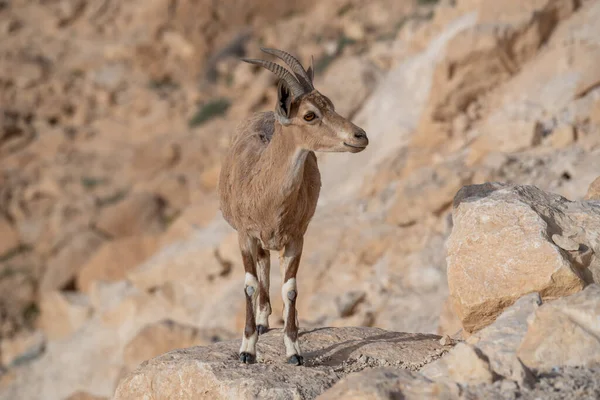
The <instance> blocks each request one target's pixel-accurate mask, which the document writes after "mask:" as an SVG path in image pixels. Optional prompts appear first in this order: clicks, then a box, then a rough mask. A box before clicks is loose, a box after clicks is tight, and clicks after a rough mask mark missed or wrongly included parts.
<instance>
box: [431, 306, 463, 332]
mask: <svg viewBox="0 0 600 400" xmlns="http://www.w3.org/2000/svg"><path fill="white" fill-rule="evenodd" d="M461 332H462V323H461V321H460V318H458V316H457V315H456V313H455V312H454V306H453V303H452V299H451V298H450V297H448V298H446V300H444V305H443V306H442V312H441V313H440V319H439V324H438V330H437V333H438V334H439V335H449V336H450V337H453V336H455V335H460V333H461Z"/></svg>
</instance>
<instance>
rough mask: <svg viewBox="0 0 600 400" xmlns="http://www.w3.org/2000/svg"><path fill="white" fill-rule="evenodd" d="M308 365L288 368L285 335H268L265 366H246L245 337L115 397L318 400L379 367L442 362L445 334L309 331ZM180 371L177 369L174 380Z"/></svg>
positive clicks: (148, 366) (147, 369)
mask: <svg viewBox="0 0 600 400" xmlns="http://www.w3.org/2000/svg"><path fill="white" fill-rule="evenodd" d="M300 337H301V340H302V348H303V352H304V355H305V363H306V365H305V367H302V368H297V367H294V366H291V365H289V364H287V363H285V355H284V354H283V338H282V332H281V330H279V329H277V330H272V331H270V332H269V333H267V334H265V335H264V336H261V337H260V340H259V342H258V363H257V364H254V365H249V366H245V367H244V368H241V367H240V364H239V360H238V356H237V352H238V350H239V340H236V341H229V342H222V343H217V344H213V345H211V346H207V347H193V348H189V349H182V350H175V351H171V352H169V353H167V354H164V355H162V356H160V357H157V358H154V359H152V360H150V361H148V362H146V363H144V364H143V365H141V366H140V367H139V368H138V369H137V370H135V371H134V372H133V373H131V374H130V375H128V376H127V377H126V378H125V379H123V380H122V381H121V382H120V383H119V386H118V387H117V390H116V392H115V400H119V399H130V398H139V397H140V396H151V397H156V398H176V397H180V396H181V394H182V393H184V394H185V397H188V398H201V397H205V398H211V399H225V398H232V397H233V398H236V399H249V398H256V397H260V398H263V399H276V398H277V399H279V398H288V397H289V398H314V397H316V396H318V395H319V394H321V393H322V392H324V391H325V390H326V389H327V388H329V387H330V386H331V385H332V384H333V383H334V382H336V381H338V380H339V379H340V378H341V377H343V376H344V375H346V374H348V373H350V372H355V371H360V370H362V369H364V368H366V367H372V366H395V367H397V368H399V369H402V368H404V369H409V370H418V369H419V368H421V367H422V366H423V365H425V364H426V363H428V362H430V361H431V360H433V359H435V358H437V357H439V356H440V355H441V354H442V352H443V350H442V347H441V346H440V345H439V344H438V343H437V342H438V340H439V337H436V336H433V335H422V334H405V333H395V332H387V331H384V330H381V329H376V328H321V329H315V330H308V331H301V333H300ZM173 371H177V373H176V374H175V375H174V374H173Z"/></svg>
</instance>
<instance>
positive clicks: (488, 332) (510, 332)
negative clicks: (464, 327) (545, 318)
mask: <svg viewBox="0 0 600 400" xmlns="http://www.w3.org/2000/svg"><path fill="white" fill-rule="evenodd" d="M540 304H541V299H540V296H539V295H538V294H537V293H531V294H529V295H526V296H524V297H522V298H520V299H519V300H517V301H516V302H515V303H514V304H513V305H512V306H510V307H509V308H507V309H506V310H505V311H504V312H503V313H502V314H501V315H500V316H499V317H498V318H497V319H496V321H495V322H494V323H493V324H491V325H489V326H487V327H485V328H483V329H482V330H480V331H478V332H476V333H474V334H473V335H471V336H469V337H468V338H467V339H466V342H465V343H459V344H458V345H457V346H456V347H455V348H453V349H452V350H450V352H449V354H448V356H446V357H444V358H442V359H440V360H437V361H435V362H433V363H431V364H429V365H427V366H426V367H425V368H424V369H423V371H422V372H423V373H424V374H425V375H426V376H427V377H429V378H431V379H435V380H438V381H442V382H446V383H448V382H459V383H461V382H462V383H466V382H467V381H468V380H469V379H471V378H469V377H470V376H471V375H472V376H473V379H474V380H475V381H473V382H471V383H481V382H489V376H490V374H491V376H492V380H495V379H499V378H505V379H508V380H511V381H514V382H517V383H518V384H519V386H520V387H522V388H523V387H531V386H532V385H533V384H534V383H535V377H534V376H533V374H532V373H531V371H530V370H529V369H528V368H527V367H526V366H525V365H523V363H522V362H521V360H520V359H519V358H518V357H517V354H516V353H517V349H518V348H519V345H520V344H521V341H522V340H523V337H524V336H525V333H526V332H527V327H528V325H527V322H528V320H529V318H530V317H531V316H532V315H533V313H534V312H535V310H536V309H537V307H539V305H540ZM465 346H466V347H465ZM468 360H470V361H468ZM469 366H472V367H474V368H477V370H476V371H475V372H473V374H471V372H469V370H468V368H469ZM488 370H489V371H488ZM488 372H489V373H488Z"/></svg>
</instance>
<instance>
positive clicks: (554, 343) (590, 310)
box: [518, 284, 600, 371]
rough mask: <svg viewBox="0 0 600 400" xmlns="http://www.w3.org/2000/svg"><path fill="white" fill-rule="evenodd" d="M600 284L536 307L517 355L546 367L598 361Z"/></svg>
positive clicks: (532, 363)
mask: <svg viewBox="0 0 600 400" xmlns="http://www.w3.org/2000/svg"><path fill="white" fill-rule="evenodd" d="M599 316H600V286H599V285H596V284H593V285H590V286H588V287H587V288H585V290H583V291H582V292H580V293H577V294H574V295H572V296H569V297H565V298H562V299H559V300H556V301H553V302H550V303H547V304H544V305H543V306H541V307H540V308H539V309H537V310H536V312H535V316H534V318H533V319H532V321H531V324H530V326H529V329H528V330H527V334H526V335H525V338H524V339H523V341H522V343H521V345H520V347H519V350H518V355H519V357H520V358H521V360H523V363H525V364H526V365H527V366H528V367H530V368H534V369H536V370H542V371H549V370H551V369H552V368H554V367H556V366H588V367H589V366H592V365H598V364H600V318H599Z"/></svg>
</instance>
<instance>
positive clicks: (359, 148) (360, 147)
mask: <svg viewBox="0 0 600 400" xmlns="http://www.w3.org/2000/svg"><path fill="white" fill-rule="evenodd" d="M344 146H348V147H352V148H353V149H357V150H364V149H366V148H367V146H354V145H351V144H348V143H346V142H344Z"/></svg>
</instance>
